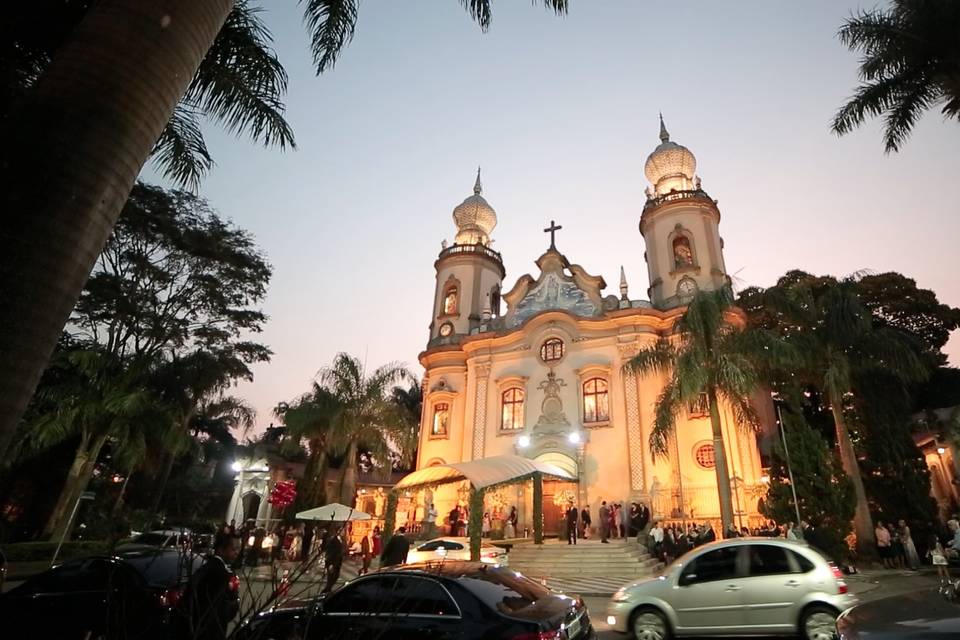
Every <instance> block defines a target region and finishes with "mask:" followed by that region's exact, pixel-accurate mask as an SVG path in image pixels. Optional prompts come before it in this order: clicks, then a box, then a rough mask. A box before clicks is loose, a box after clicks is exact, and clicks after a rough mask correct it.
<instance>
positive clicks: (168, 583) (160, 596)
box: [0, 549, 239, 640]
mask: <svg viewBox="0 0 960 640" xmlns="http://www.w3.org/2000/svg"><path fill="white" fill-rule="evenodd" d="M203 562H204V558H203V557H202V556H197V555H192V554H183V553H180V552H178V551H177V550H175V549H168V550H160V551H157V550H154V551H137V552H130V553H124V554H120V555H119V556H114V557H104V556H98V557H91V558H82V559H78V560H71V561H70V562H65V563H63V564H60V565H57V566H55V567H53V568H51V569H48V570H47V571H44V572H43V573H41V574H39V575H36V576H34V577H32V578H30V579H29V580H27V581H26V582H24V583H23V584H21V585H19V586H17V587H15V588H13V589H11V590H10V591H9V592H7V593H5V594H3V595H2V596H0V621H2V629H3V632H2V636H3V638H4V640H14V639H19V638H31V639H33V638H57V640H61V639H63V640H71V639H73V638H84V639H86V638H101V637H102V638H124V639H130V640H134V639H144V640H146V639H153V638H163V637H166V636H167V635H168V634H167V633H166V630H167V629H168V627H169V624H170V623H171V619H172V616H173V615H174V611H175V607H176V605H177V603H178V601H179V600H180V595H181V594H182V593H183V590H184V588H185V587H186V585H187V583H188V581H189V580H190V576H191V575H193V573H194V572H195V571H196V570H197V569H199V568H200V566H201V565H202V564H203ZM237 586H238V587H239V582H238V583H237Z"/></svg>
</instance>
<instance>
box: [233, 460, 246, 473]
mask: <svg viewBox="0 0 960 640" xmlns="http://www.w3.org/2000/svg"><path fill="white" fill-rule="evenodd" d="M230 468H231V469H233V470H234V471H241V470H242V469H243V465H242V464H240V461H239V460H237V461H236V462H234V463H233V464H232V465H230Z"/></svg>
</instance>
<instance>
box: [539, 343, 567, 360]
mask: <svg viewBox="0 0 960 640" xmlns="http://www.w3.org/2000/svg"><path fill="white" fill-rule="evenodd" d="M563 349H564V346H563V340H561V339H560V338H548V339H547V340H546V341H544V343H543V344H542V345H541V346H540V359H541V360H543V361H544V362H556V361H557V360H560V359H561V358H563V353H564V351H563Z"/></svg>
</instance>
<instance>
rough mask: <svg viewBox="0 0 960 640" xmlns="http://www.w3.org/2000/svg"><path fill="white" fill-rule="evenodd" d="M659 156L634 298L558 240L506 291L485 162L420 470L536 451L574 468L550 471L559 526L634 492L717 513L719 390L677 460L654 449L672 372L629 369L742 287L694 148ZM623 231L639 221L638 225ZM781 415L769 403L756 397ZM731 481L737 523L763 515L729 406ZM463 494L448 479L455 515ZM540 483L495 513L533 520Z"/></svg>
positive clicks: (444, 270)
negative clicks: (576, 513)
mask: <svg viewBox="0 0 960 640" xmlns="http://www.w3.org/2000/svg"><path fill="white" fill-rule="evenodd" d="M660 140H661V144H660V145H659V146H657V147H656V148H655V149H654V151H653V152H652V153H651V154H650V156H649V157H648V158H647V161H646V165H645V169H644V172H645V174H646V177H647V179H648V180H649V182H650V186H649V187H648V188H647V190H646V196H647V197H646V202H645V204H644V207H643V210H642V212H640V219H639V231H640V234H641V235H642V237H643V241H644V244H645V247H646V253H645V260H646V265H647V273H648V275H649V280H650V282H649V289H647V298H648V299H647V300H638V299H631V297H630V296H629V295H628V287H627V283H626V281H625V278H624V275H623V269H622V268H621V272H620V282H619V287H618V289H619V291H618V293H619V295H617V294H610V293H606V292H605V289H606V286H607V285H606V282H605V281H604V279H603V278H602V277H600V276H597V275H592V274H591V273H590V272H588V271H587V269H586V268H584V267H582V266H580V265H578V264H574V263H571V262H570V261H569V260H568V259H567V257H566V256H565V255H563V254H562V253H561V252H560V251H559V249H558V248H557V243H556V239H555V235H554V234H555V232H556V231H557V230H559V229H560V227H558V226H556V225H555V224H554V223H553V222H551V224H550V227H548V228H547V229H545V231H546V232H548V233H549V234H550V236H549V237H550V246H549V248H548V249H547V250H546V251H545V252H544V253H543V254H542V255H541V256H540V257H538V258H537V259H536V261H535V264H536V267H537V269H538V273H537V274H536V275H530V274H528V275H523V276H521V277H520V278H519V279H518V280H517V281H516V282H515V283H513V284H512V286H510V287H509V288H507V283H506V282H505V281H504V278H505V276H506V272H505V270H504V267H503V261H502V258H501V256H500V254H499V253H497V252H496V251H494V250H493V249H492V248H491V246H490V245H491V234H492V232H493V230H494V227H495V226H496V224H497V215H496V212H495V211H494V209H493V207H492V206H491V205H490V204H489V203H488V202H487V200H486V199H485V198H484V197H483V194H482V187H481V183H480V175H479V172H478V174H477V181H476V184H475V186H474V193H473V195H472V196H470V197H468V198H466V199H465V200H464V201H463V202H462V203H461V204H460V205H458V206H457V207H456V208H455V209H454V210H453V219H454V222H455V223H456V236H455V238H454V241H453V243H452V244H449V245H448V244H447V242H446V241H444V243H443V249H442V250H441V252H440V255H439V256H438V258H437V260H436V263H435V268H436V290H435V295H434V302H433V317H432V322H431V323H430V336H429V341H428V343H427V348H426V350H424V351H423V352H422V353H421V354H420V363H421V364H422V365H423V367H424V369H425V374H424V382H423V384H424V410H423V416H422V424H421V430H420V443H419V453H418V460H417V468H418V469H421V468H424V467H428V466H433V465H438V464H448V463H454V462H465V461H469V460H477V459H481V458H485V457H490V456H496V455H501V454H513V455H521V456H526V457H529V458H532V459H536V460H539V461H543V462H548V463H551V464H554V465H556V466H557V467H560V468H561V469H563V470H565V471H567V472H568V474H569V475H570V476H572V477H575V478H577V482H573V483H568V482H545V483H544V520H545V530H546V531H547V532H548V533H550V532H552V531H556V530H558V528H559V517H560V510H561V507H562V506H563V507H565V506H566V505H567V504H569V501H571V500H572V501H574V502H575V503H576V504H577V505H578V506H579V507H581V508H582V507H584V506H587V505H589V508H590V510H591V511H592V515H593V518H594V523H595V524H596V522H597V511H598V508H599V506H600V502H601V501H604V500H605V501H607V502H608V503H610V502H620V503H623V504H624V505H625V507H627V506H628V503H630V502H633V501H639V502H644V503H646V504H648V505H649V506H650V507H651V511H652V513H653V516H654V517H655V518H659V519H668V520H680V519H695V520H703V519H710V520H713V519H718V518H719V503H718V496H717V485H716V474H715V469H714V465H715V453H714V446H713V442H712V435H711V427H710V418H709V411H708V407H707V404H706V398H705V395H704V397H703V398H702V400H701V401H700V402H696V403H694V404H692V405H691V406H689V407H687V410H686V411H685V412H683V413H682V414H681V415H680V416H678V419H677V428H676V430H675V435H674V437H673V438H672V440H671V442H670V451H669V455H668V456H667V457H659V458H655V457H653V456H652V454H651V452H650V448H649V446H648V441H649V435H650V427H651V425H652V423H653V420H654V415H653V411H654V404H655V402H656V399H657V397H658V395H659V394H660V391H661V388H662V386H663V384H664V378H663V377H662V376H658V375H648V376H643V377H638V376H636V375H633V374H627V373H624V372H623V371H622V365H623V364H624V363H625V362H626V361H627V360H629V359H630V358H631V357H632V356H633V355H635V354H636V353H637V351H638V350H639V349H640V348H642V347H643V346H645V345H650V344H653V343H654V342H656V341H657V340H658V339H660V338H663V337H669V336H670V335H671V334H672V333H673V331H674V325H675V323H676V322H677V320H678V319H679V318H680V317H681V316H682V314H683V312H684V310H685V304H686V303H687V302H689V300H690V299H692V297H693V296H694V295H695V294H696V293H697V291H698V290H716V289H719V288H721V287H729V286H730V278H729V276H728V274H727V270H726V265H725V263H724V258H723V240H722V239H721V237H720V230H719V224H720V211H719V209H718V207H717V203H716V201H715V200H713V199H712V198H711V197H710V196H708V195H707V193H706V192H705V191H704V190H703V189H702V187H701V184H700V178H699V177H698V176H697V175H696V158H695V157H694V155H693V153H691V152H690V150H689V149H687V148H686V147H684V146H682V145H679V144H677V143H675V142H673V141H671V140H670V136H669V134H668V132H667V130H666V127H665V126H664V125H663V121H662V120H661V124H660ZM624 232H627V230H626V229H625V230H624ZM758 404H759V405H760V406H758V409H759V410H760V413H761V418H762V419H763V421H764V423H765V424H772V423H773V420H772V416H771V412H770V407H769V403H764V402H760V403H758ZM721 421H722V425H723V433H724V438H725V442H726V443H727V447H726V449H727V457H728V462H727V467H728V469H729V471H730V476H731V478H732V489H733V500H734V512H735V518H734V521H735V523H736V524H737V526H742V525H746V524H748V523H749V522H752V521H754V520H755V519H756V518H757V517H758V516H759V514H758V512H757V504H758V500H759V498H760V497H761V496H762V495H763V493H764V492H765V485H764V480H765V477H763V475H762V473H763V472H762V469H761V461H760V455H759V450H758V446H757V439H756V436H755V435H754V434H753V433H752V432H750V431H749V430H745V429H741V428H740V426H738V425H737V424H736V422H735V419H734V415H733V413H732V412H731V411H730V410H729V408H727V407H722V409H721ZM465 498H466V496H465V494H464V492H463V491H462V490H461V491H460V492H459V494H458V493H457V491H456V490H454V489H451V488H440V489H439V490H438V491H437V493H436V494H435V495H434V496H433V500H434V501H435V504H436V507H437V509H438V511H439V513H440V514H441V518H442V517H443V516H444V515H445V514H446V513H447V512H448V511H449V510H450V509H452V508H453V505H454V504H455V503H457V502H460V503H465ZM531 500H532V491H531V488H530V486H529V483H528V484H527V485H526V486H524V485H523V484H520V485H517V486H511V487H507V488H505V489H503V490H501V491H498V492H495V493H494V494H493V495H488V497H487V502H488V504H487V508H488V509H489V510H491V511H493V512H494V513H496V512H499V511H504V510H505V511H508V510H509V507H510V506H516V507H517V509H518V512H519V517H520V524H519V527H518V529H519V531H520V532H522V531H523V529H524V528H531V529H532V525H531V523H530V520H531V517H532V503H531Z"/></svg>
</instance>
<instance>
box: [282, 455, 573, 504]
mask: <svg viewBox="0 0 960 640" xmlns="http://www.w3.org/2000/svg"><path fill="white" fill-rule="evenodd" d="M537 472H539V473H541V474H543V475H544V476H550V477H553V478H559V479H561V480H573V481H575V480H576V479H577V478H576V477H575V476H573V475H571V474H570V473H569V472H567V471H564V470H563V469H561V468H560V467H557V466H555V465H552V464H547V463H546V462H539V461H537V460H531V459H530V458H524V457H523V456H513V455H504V456H491V457H489V458H481V459H479V460H471V461H469V462H455V463H452V464H441V465H437V466H434V467H426V468H423V469H420V470H418V471H414V472H413V473H411V474H409V475H406V476H404V477H403V479H402V480H400V482H398V483H397V484H396V486H395V487H394V489H410V488H413V487H421V486H425V485H437V484H447V483H450V482H457V481H459V480H469V481H470V484H471V485H473V487H474V488H475V489H483V488H485V487H489V486H492V485H495V484H501V483H504V482H509V481H511V480H516V479H519V478H523V477H525V476H529V475H530V474H532V473H537ZM297 517H299V514H298V516H297Z"/></svg>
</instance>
